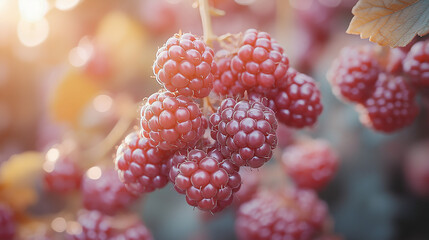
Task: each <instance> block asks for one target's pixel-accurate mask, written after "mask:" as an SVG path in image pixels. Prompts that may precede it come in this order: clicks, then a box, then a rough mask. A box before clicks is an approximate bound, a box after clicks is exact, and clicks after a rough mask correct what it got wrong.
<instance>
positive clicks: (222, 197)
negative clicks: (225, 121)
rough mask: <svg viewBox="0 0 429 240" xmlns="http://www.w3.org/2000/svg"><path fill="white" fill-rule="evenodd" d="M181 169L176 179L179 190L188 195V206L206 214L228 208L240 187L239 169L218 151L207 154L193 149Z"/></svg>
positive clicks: (180, 164)
mask: <svg viewBox="0 0 429 240" xmlns="http://www.w3.org/2000/svg"><path fill="white" fill-rule="evenodd" d="M178 169H179V173H178V174H177V176H176V177H175V179H174V182H175V186H176V188H178V189H179V190H181V191H180V192H185V194H186V201H187V202H188V204H189V205H191V206H194V207H198V208H199V209H201V210H203V211H212V212H217V211H220V210H221V209H223V208H224V207H226V206H227V205H229V204H230V203H231V202H232V194H233V193H234V192H236V191H238V189H239V188H240V185H241V179H240V175H239V174H238V167H236V166H234V165H233V164H232V163H231V162H230V161H229V160H227V159H224V158H223V156H222V154H221V153H220V152H219V151H218V150H212V151H211V152H209V154H207V153H206V152H204V151H202V150H198V149H193V150H191V151H189V152H188V153H187V155H186V159H185V160H184V161H183V162H182V163H179V165H178Z"/></svg>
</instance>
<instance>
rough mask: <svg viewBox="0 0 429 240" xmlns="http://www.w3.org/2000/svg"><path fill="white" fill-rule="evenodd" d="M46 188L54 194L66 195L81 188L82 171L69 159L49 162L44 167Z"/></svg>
mask: <svg viewBox="0 0 429 240" xmlns="http://www.w3.org/2000/svg"><path fill="white" fill-rule="evenodd" d="M43 169H44V170H45V171H44V175H43V180H44V183H45V188H46V189H47V190H49V191H52V192H57V193H66V192H70V191H73V190H77V189H79V188H80V183H81V180H82V175H83V173H82V170H81V169H80V168H79V167H78V166H77V165H76V163H74V162H72V161H71V160H69V159H68V158H64V159H58V160H57V161H54V162H52V161H49V160H47V161H46V162H45V163H44V165H43Z"/></svg>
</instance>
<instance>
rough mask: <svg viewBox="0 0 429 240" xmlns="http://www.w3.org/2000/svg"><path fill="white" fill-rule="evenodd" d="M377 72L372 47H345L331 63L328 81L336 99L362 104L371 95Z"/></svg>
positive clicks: (376, 63) (377, 66) (378, 70)
mask: <svg viewBox="0 0 429 240" xmlns="http://www.w3.org/2000/svg"><path fill="white" fill-rule="evenodd" d="M379 72H380V67H379V63H378V62H377V59H376V56H375V50H374V47H373V46H370V45H364V46H360V47H345V48H343V49H342V50H341V53H340V55H339V56H338V58H337V59H335V60H334V62H333V63H332V66H331V68H330V69H329V71H328V80H329V82H330V83H331V85H332V90H333V92H334V93H335V94H336V95H337V96H338V97H340V98H343V99H346V100H348V101H351V102H357V103H363V102H364V101H365V100H366V99H367V98H368V97H369V96H370V95H371V92H372V88H373V87H374V84H375V81H377V77H378V73H379Z"/></svg>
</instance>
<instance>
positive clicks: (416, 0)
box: [347, 0, 429, 47]
mask: <svg viewBox="0 0 429 240" xmlns="http://www.w3.org/2000/svg"><path fill="white" fill-rule="evenodd" d="M352 13H353V14H354V17H353V19H352V21H351V23H350V26H349V28H348V29H347V33H350V34H360V36H361V38H368V37H369V40H370V41H372V42H376V43H378V44H380V45H382V46H390V47H402V46H405V45H407V44H408V43H409V42H411V40H412V39H413V38H414V36H416V34H418V35H419V36H424V35H426V34H428V33H429V1H428V0H359V2H358V3H357V4H356V6H354V8H353V10H352Z"/></svg>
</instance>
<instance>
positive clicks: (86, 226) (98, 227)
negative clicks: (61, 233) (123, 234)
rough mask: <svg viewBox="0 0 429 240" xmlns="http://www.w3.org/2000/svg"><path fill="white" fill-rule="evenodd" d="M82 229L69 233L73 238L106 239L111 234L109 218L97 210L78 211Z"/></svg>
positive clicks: (80, 239) (86, 239)
mask: <svg viewBox="0 0 429 240" xmlns="http://www.w3.org/2000/svg"><path fill="white" fill-rule="evenodd" d="M78 222H79V224H80V225H81V227H82V231H80V232H76V233H72V234H71V235H70V237H71V239H73V240H106V239H110V238H111V237H112V236H113V232H114V230H113V228H112V224H111V218H110V217H108V216H106V215H104V214H103V213H101V212H99V211H81V212H79V216H78Z"/></svg>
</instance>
